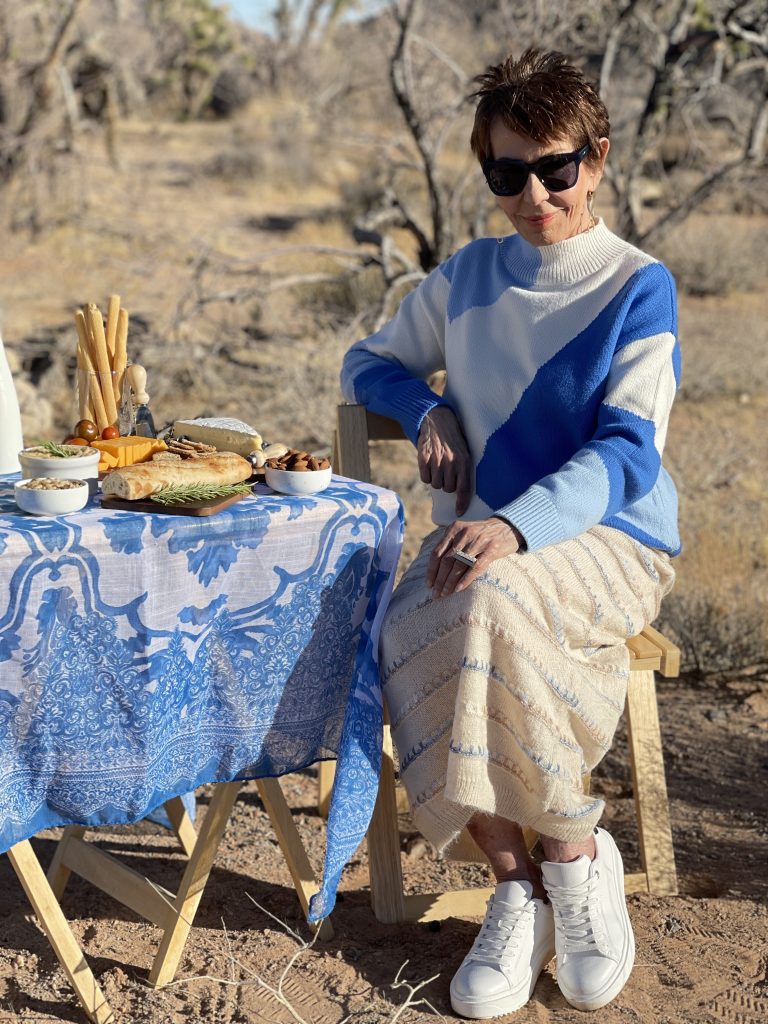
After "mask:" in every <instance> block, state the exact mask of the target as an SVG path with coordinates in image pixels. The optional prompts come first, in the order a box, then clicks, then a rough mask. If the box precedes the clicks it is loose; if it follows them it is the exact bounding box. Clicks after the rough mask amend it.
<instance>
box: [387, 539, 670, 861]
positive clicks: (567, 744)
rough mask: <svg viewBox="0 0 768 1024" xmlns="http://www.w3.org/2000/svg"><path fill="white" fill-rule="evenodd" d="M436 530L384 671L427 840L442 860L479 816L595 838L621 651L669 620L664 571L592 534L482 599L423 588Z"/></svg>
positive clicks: (494, 572)
mask: <svg viewBox="0 0 768 1024" xmlns="http://www.w3.org/2000/svg"><path fill="white" fill-rule="evenodd" d="M442 534H443V528H442V527H441V528H439V529H437V530H435V531H434V532H433V533H431V534H430V536H429V537H427V539H426V540H425V541H424V543H423V545H422V547H421V551H420V552H419V555H418V557H417V558H416V560H415V561H414V562H413V564H412V565H411V566H410V567H409V568H408V570H407V572H406V573H405V575H404V577H403V579H402V580H401V581H400V584H399V586H398V588H397V589H396V591H395V593H394V595H393V597H392V601H391V603H390V606H389V609H388V611H387V616H386V618H385V620H384V625H383V627H382V637H381V670H382V681H383V684H384V695H385V698H386V701H387V706H388V709H389V717H390V721H391V723H392V735H393V739H394V742H395V746H396V748H397V751H398V754H399V759H400V774H401V779H402V781H403V784H404V785H405V789H406V792H407V794H408V798H409V801H410V805H411V811H412V814H413V820H414V824H415V825H416V827H417V828H418V829H419V831H420V832H421V833H422V834H423V835H424V836H426V838H427V839H429V840H430V842H432V843H433V844H434V845H435V846H436V847H437V849H438V850H442V849H445V848H446V847H447V846H449V845H450V844H451V843H452V842H453V841H454V840H455V839H456V838H457V836H458V834H459V833H460V832H461V830H462V829H463V828H464V826H465V825H466V824H467V822H468V821H469V819H470V818H471V817H472V816H473V814H474V813H475V812H476V811H482V812H485V813H487V814H494V815H500V816H502V817H504V818H508V819H510V820H511V821H516V822H518V823H519V824H521V825H523V826H529V827H531V828H533V829H536V830H537V831H538V832H542V833H543V834H544V835H547V836H552V837H553V838H555V839H560V840H562V841H566V842H567V841H578V840H581V839H584V838H586V836H588V835H589V833H590V831H591V830H592V828H593V827H594V825H595V824H596V822H597V821H598V819H599V818H600V815H601V813H602V810H603V806H604V805H603V801H602V800H596V799H595V798H594V797H591V796H588V795H585V794H584V792H583V787H582V775H583V774H584V773H585V772H587V771H591V769H592V768H594V766H595V765H596V764H597V763H598V761H600V759H601V758H602V757H603V756H604V754H605V753H606V752H607V750H608V749H609V747H610V745H611V741H612V739H613V734H614V732H615V730H616V725H617V723H618V720H619V716H620V715H621V712H622V710H623V708H624V699H625V696H626V689H627V681H628V678H629V654H628V651H627V648H626V646H625V643H624V641H625V640H626V639H627V638H628V637H630V636H634V635H635V634H636V633H639V632H640V630H641V629H642V628H643V626H645V625H647V624H649V623H651V622H652V621H653V620H654V619H655V618H656V616H657V615H658V612H659V606H660V604H661V600H662V598H663V597H664V595H665V594H667V593H668V592H669V591H670V590H671V588H672V584H673V581H674V570H673V568H672V565H671V561H670V558H669V556H668V555H666V554H664V553H662V552H659V551H656V550H654V549H652V548H648V547H646V546H645V545H643V544H641V543H639V542H638V541H635V540H633V539H632V538H631V537H629V536H627V535H626V534H624V533H622V532H621V531H620V530H616V529H613V528H612V527H608V526H596V527H594V528H593V529H591V530H589V531H588V532H587V533H585V534H582V535H581V536H579V537H576V538H575V539H573V540H569V541H565V542H563V543H561V544H556V545H552V546H551V547H547V548H543V549H542V550H540V551H535V552H525V553H521V554H515V555H510V556H508V557H507V558H502V559H499V560H498V561H496V562H494V563H493V564H492V565H491V567H490V569H489V570H488V571H487V573H485V574H484V575H483V576H482V577H480V578H479V579H478V580H476V581H475V582H474V583H473V584H472V585H471V586H470V587H468V588H467V589H466V590H464V591H462V592H461V593H458V594H453V595H451V596H450V597H444V598H439V599H437V600H433V599H432V596H431V594H430V592H429V590H428V589H427V587H426V583H425V578H426V568H427V563H428V561H429V556H430V553H431V551H432V548H433V547H434V545H435V544H436V543H437V541H438V539H439V538H440V537H441V536H442Z"/></svg>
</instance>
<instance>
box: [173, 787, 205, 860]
mask: <svg viewBox="0 0 768 1024" xmlns="http://www.w3.org/2000/svg"><path fill="white" fill-rule="evenodd" d="M165 813H166V814H167V815H168V820H169V821H170V823H171V827H172V828H173V831H174V832H175V833H176V838H177V839H178V840H179V843H180V844H181V848H182V850H183V851H184V853H186V855H187V857H191V856H192V851H193V850H194V848H195V844H196V843H197V832H195V826H194V825H193V824H192V820H191V818H190V817H189V815H188V814H187V809H186V807H185V806H184V801H183V800H182V799H181V797H180V796H175V797H173V798H172V799H171V800H166V801H165Z"/></svg>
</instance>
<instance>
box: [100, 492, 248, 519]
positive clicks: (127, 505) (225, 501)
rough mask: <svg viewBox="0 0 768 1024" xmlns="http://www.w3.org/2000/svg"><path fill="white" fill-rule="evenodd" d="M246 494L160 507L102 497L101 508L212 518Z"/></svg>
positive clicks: (123, 499)
mask: <svg viewBox="0 0 768 1024" xmlns="http://www.w3.org/2000/svg"><path fill="white" fill-rule="evenodd" d="M247 497H248V495H247V494H230V495H229V497H228V498H207V499H205V501H185V502H184V504H183V505H161V504H160V502H159V501H150V499H149V498H147V499H146V500H144V499H139V500H138V501H129V500H128V499H127V498H105V497H102V499H101V505H102V508H107V509H120V510H123V509H125V510H127V511H128V512H159V513H160V514H165V515H169V516H212V515H214V514H215V513H216V512H220V511H221V510H222V509H223V508H227V506H228V505H233V504H234V503H235V502H236V501H240V499H241V498H247Z"/></svg>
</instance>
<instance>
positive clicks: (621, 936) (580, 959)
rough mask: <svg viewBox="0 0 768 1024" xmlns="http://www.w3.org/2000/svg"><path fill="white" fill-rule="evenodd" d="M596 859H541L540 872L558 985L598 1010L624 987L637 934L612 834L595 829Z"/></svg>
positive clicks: (584, 1006) (574, 1002)
mask: <svg viewBox="0 0 768 1024" xmlns="http://www.w3.org/2000/svg"><path fill="white" fill-rule="evenodd" d="M595 846H596V849H597V852H596V855H595V859H594V860H592V861H591V860H590V859H589V857H587V856H586V855H584V854H582V856H581V857H579V858H578V859H577V860H574V861H570V862H569V863H567V864H555V863H553V862H552V861H544V863H543V864H542V865H541V873H542V876H543V879H544V886H545V888H546V890H547V892H548V894H549V898H550V900H551V901H552V909H553V910H554V912H555V945H556V948H557V984H558V987H559V988H560V991H561V992H562V993H563V995H564V996H565V998H566V999H567V1000H568V1002H569V1003H570V1004H571V1006H575V1007H576V1009H577V1010H598V1009H599V1008H600V1007H601V1006H605V1005H606V1004H607V1003H610V1001H611V1000H612V999H613V998H615V997H616V996H617V995H618V994H619V992H621V990H622V989H623V988H624V985H625V984H626V981H627V978H628V977H629V975H630V974H631V972H632V965H633V964H634V962H635V937H634V935H633V934H632V925H631V923H630V920H629V914H628V912H627V905H626V903H625V901H624V866H623V864H622V861H621V854H620V853H619V851H618V849H617V848H616V844H615V843H614V841H613V839H611V837H610V835H609V834H608V833H607V832H606V831H605V829H602V828H596V829H595Z"/></svg>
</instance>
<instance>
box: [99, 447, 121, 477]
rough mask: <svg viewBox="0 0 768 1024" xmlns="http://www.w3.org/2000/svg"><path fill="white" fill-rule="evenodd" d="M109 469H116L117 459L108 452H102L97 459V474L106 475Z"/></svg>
mask: <svg viewBox="0 0 768 1024" xmlns="http://www.w3.org/2000/svg"><path fill="white" fill-rule="evenodd" d="M110 469H117V458H116V457H115V456H114V455H112V454H110V453H109V452H102V453H101V456H100V457H99V472H100V473H108V472H109V471H110Z"/></svg>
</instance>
